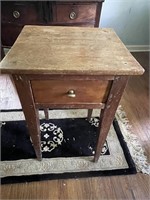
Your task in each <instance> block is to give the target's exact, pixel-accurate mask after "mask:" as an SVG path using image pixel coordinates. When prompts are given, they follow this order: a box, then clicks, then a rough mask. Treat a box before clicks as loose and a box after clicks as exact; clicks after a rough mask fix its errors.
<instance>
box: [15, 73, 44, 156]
mask: <svg viewBox="0 0 150 200" xmlns="http://www.w3.org/2000/svg"><path fill="white" fill-rule="evenodd" d="M13 80H14V82H15V85H16V89H17V92H18V95H19V98H20V101H21V104H22V109H23V112H24V115H25V119H26V122H27V125H28V130H29V134H30V137H31V140H32V142H33V147H34V150H35V153H36V156H37V159H38V160H41V159H42V153H41V137H40V123H39V116H38V109H36V107H35V104H34V99H33V95H32V90H31V86H30V82H29V80H27V79H26V76H25V75H13Z"/></svg>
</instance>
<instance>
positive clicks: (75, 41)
mask: <svg viewBox="0 0 150 200" xmlns="http://www.w3.org/2000/svg"><path fill="white" fill-rule="evenodd" d="M37 41H38V42H37ZM47 44H50V45H47ZM43 52H46V54H43ZM8 55H9V59H8V58H7V55H6V57H5V58H4V59H3V62H2V70H1V71H2V73H8V72H9V73H12V74H14V73H15V74H21V73H26V74H59V75H60V74H62V75H63V74H65V75H67V74H69V75H140V74H143V72H144V70H143V69H142V67H141V66H140V64H139V63H138V62H137V61H136V60H135V59H134V58H133V57H132V56H131V54H130V53H129V51H128V50H127V49H126V47H125V46H124V44H123V43H122V42H121V41H120V39H119V38H118V36H117V35H116V33H115V32H114V31H113V30H112V29H105V28H104V29H99V28H83V27H80V28H79V27H61V26H59V27H58V26H56V27H47V26H46V27H45V26H44V27H42V26H25V27H24V28H23V31H22V33H21V34H20V36H19V37H18V39H17V42H16V43H15V44H14V46H13V47H12V49H11V51H10V52H9V54H8ZM108 58H109V59H108ZM31 63H32V64H31ZM20 66H21V67H20Z"/></svg>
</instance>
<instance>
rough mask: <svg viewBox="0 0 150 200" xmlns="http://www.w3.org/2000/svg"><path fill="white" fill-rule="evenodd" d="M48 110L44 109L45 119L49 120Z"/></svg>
mask: <svg viewBox="0 0 150 200" xmlns="http://www.w3.org/2000/svg"><path fill="white" fill-rule="evenodd" d="M48 110H49V109H48V108H44V114H45V119H46V120H49V114H48Z"/></svg>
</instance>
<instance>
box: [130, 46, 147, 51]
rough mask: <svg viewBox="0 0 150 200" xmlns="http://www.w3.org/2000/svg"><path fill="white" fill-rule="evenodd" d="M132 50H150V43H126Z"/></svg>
mask: <svg viewBox="0 0 150 200" xmlns="http://www.w3.org/2000/svg"><path fill="white" fill-rule="evenodd" d="M126 47H127V49H128V50H129V51H130V52H142V51H150V45H126Z"/></svg>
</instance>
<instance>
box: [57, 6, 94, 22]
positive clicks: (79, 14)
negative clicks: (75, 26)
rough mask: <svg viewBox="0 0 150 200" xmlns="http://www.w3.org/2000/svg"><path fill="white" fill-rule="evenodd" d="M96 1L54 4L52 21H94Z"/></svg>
mask: <svg viewBox="0 0 150 200" xmlns="http://www.w3.org/2000/svg"><path fill="white" fill-rule="evenodd" d="M96 10H97V3H90V4H81V3H78V4H73V3H68V4H61V3H57V4H56V6H55V15H54V22H58V23H69V24H70V23H94V22H95V19H96Z"/></svg>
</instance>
